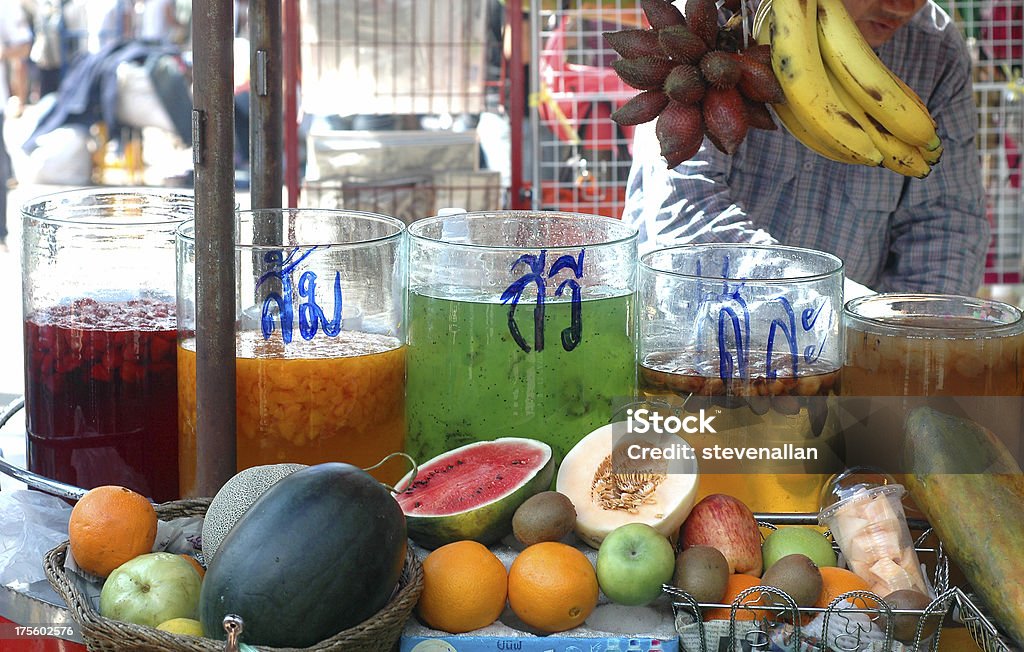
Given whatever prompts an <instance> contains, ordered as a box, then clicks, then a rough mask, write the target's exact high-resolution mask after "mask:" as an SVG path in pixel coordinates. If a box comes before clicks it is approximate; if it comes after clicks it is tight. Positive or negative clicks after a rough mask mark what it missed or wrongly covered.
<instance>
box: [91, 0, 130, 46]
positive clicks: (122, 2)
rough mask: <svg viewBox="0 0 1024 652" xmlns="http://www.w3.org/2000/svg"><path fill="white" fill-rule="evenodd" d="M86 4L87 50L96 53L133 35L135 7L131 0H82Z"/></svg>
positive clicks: (127, 39)
mask: <svg viewBox="0 0 1024 652" xmlns="http://www.w3.org/2000/svg"><path fill="white" fill-rule="evenodd" d="M80 1H81V2H83V3H84V5H85V26H86V38H87V41H86V50H87V51H88V52H89V53H92V54H95V53H97V52H99V51H100V50H102V49H103V48H104V47H106V46H107V45H110V44H111V43H121V42H124V41H129V40H131V39H132V36H133V24H134V21H133V20H132V19H133V18H134V11H135V9H134V7H133V5H132V3H131V2H130V0H80Z"/></svg>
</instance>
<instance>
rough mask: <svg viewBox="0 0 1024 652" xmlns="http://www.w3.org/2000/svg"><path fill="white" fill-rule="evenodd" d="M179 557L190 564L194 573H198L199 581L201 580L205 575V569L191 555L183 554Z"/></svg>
mask: <svg viewBox="0 0 1024 652" xmlns="http://www.w3.org/2000/svg"><path fill="white" fill-rule="evenodd" d="M181 556H182V557H184V558H185V560H186V561H187V562H188V563H190V564H192V568H194V569H196V572H197V573H199V579H203V576H204V575H206V569H205V568H203V565H202V564H200V563H199V560H198V559H196V558H195V557H193V556H192V555H186V554H184V553H182V555H181Z"/></svg>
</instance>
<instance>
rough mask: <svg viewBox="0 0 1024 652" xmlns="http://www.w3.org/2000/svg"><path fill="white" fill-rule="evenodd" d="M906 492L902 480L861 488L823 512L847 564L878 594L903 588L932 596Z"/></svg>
mask: <svg viewBox="0 0 1024 652" xmlns="http://www.w3.org/2000/svg"><path fill="white" fill-rule="evenodd" d="M903 493H904V489H903V487H902V486H900V485H885V486H884V487H875V488H871V489H867V488H858V489H857V491H856V492H855V493H853V494H852V495H851V496H850V497H848V498H846V499H844V500H842V501H840V502H839V503H837V504H835V505H834V506H832V507H830V508H828V509H826V510H824V511H823V512H822V515H821V521H822V523H823V524H824V525H827V526H828V528H829V530H830V531H831V532H832V536H833V537H834V538H835V540H836V543H837V544H839V549H840V550H841V551H842V552H843V556H844V557H845V558H846V564H847V566H849V568H850V570H851V571H853V572H854V573H856V574H857V575H858V576H859V577H860V578H861V579H863V580H864V581H865V582H867V583H868V585H869V586H870V587H871V590H872V591H873V592H874V593H876V594H878V595H880V596H886V595H889V594H890V593H892V592H893V591H898V590H901V589H913V590H916V591H920V592H921V593H924V594H925V595H928V589H927V587H926V585H925V581H924V576H923V575H922V574H921V564H920V562H919V561H918V558H917V552H916V551H915V550H914V542H913V539H912V538H911V536H910V529H909V528H908V527H907V521H906V516H905V514H904V511H903V506H902V504H901V502H900V500H901V498H902V496H903Z"/></svg>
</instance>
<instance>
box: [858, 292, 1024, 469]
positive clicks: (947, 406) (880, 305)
mask: <svg viewBox="0 0 1024 652" xmlns="http://www.w3.org/2000/svg"><path fill="white" fill-rule="evenodd" d="M844 319H845V326H846V328H845V333H846V346H845V350H846V354H845V360H844V364H843V387H842V402H841V405H842V408H843V409H842V411H841V414H842V422H843V426H844V428H845V430H846V431H847V432H848V433H850V436H851V438H854V439H852V440H855V441H856V442H857V443H858V445H857V447H856V448H855V449H854V448H851V451H850V453H851V455H852V456H853V459H851V461H852V462H855V463H857V464H862V465H869V466H875V467H878V468H881V469H884V470H886V471H889V472H890V473H893V474H894V475H896V477H897V478H898V479H900V478H902V475H901V474H902V473H903V471H904V470H905V469H904V468H902V464H901V463H900V462H901V461H902V454H901V453H902V450H901V448H902V432H903V421H904V420H905V419H906V416H907V414H908V413H909V412H910V410H912V409H913V408H915V407H917V406H919V405H924V404H929V405H932V406H933V407H935V408H936V409H939V410H940V411H943V412H951V411H952V412H954V413H956V414H957V415H958V416H966V417H968V418H970V419H972V420H974V421H976V422H978V423H980V424H981V425H983V426H985V427H988V428H989V429H991V430H992V431H993V432H994V433H996V434H997V435H999V436H1000V437H1003V438H1004V441H1005V443H1006V444H1007V445H1008V446H1009V447H1010V449H1011V450H1013V451H1016V452H1017V453H1018V454H1020V452H1021V450H1022V449H1021V442H1020V440H1019V434H1018V433H1020V431H1021V425H1022V424H1021V420H1022V419H1021V417H1022V413H1021V405H1020V397H1021V396H1022V395H1024V371H1022V366H1021V365H1022V361H1024V318H1022V314H1021V310H1020V309H1019V308H1017V307H1015V306H1011V305H1009V304H1005V303H1000V302H997V301H990V300H985V299H979V298H976V297H968V296H955V295H937V294H896V293H891V294H878V295H869V296H866V297H861V298H858V299H854V300H851V301H850V302H849V303H847V305H846V307H845V317H844Z"/></svg>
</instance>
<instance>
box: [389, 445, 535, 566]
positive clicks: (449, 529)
mask: <svg viewBox="0 0 1024 652" xmlns="http://www.w3.org/2000/svg"><path fill="white" fill-rule="evenodd" d="M503 442H508V443H509V444H514V445H516V446H523V445H527V446H532V447H536V448H537V449H538V450H541V451H543V454H544V457H543V459H544V462H543V464H542V465H541V466H540V468H538V469H537V470H536V471H535V472H534V473H533V474H532V475H530V476H527V477H526V478H524V480H523V481H522V482H521V483H520V484H519V486H518V487H516V488H515V489H514V490H512V491H510V492H508V493H506V494H505V495H504V496H499V497H497V498H495V499H494V500H492V501H490V502H487V503H485V504H482V505H480V506H478V507H473V508H471V509H467V510H464V511H461V512H457V513H453V514H441V515H430V516H427V515H420V514H409V513H408V512H407V513H406V515H405V519H406V525H407V528H408V531H409V538H410V539H412V540H413V541H414V542H415V543H416V544H417V545H419V546H422V547H423V548H427V549H429V550H433V549H434V548H439V547H441V546H443V545H446V544H449V543H452V542H454V541H462V540H466V539H469V540H472V541H478V542H479V543H482V544H483V545H485V546H489V545H491V544H494V543H497V542H498V541H500V540H501V539H502V538H503V537H504V536H506V535H507V534H509V533H510V532H511V531H512V516H513V515H514V514H515V511H516V509H518V507H519V506H520V505H522V504H523V503H524V502H526V500H527V499H528V498H530V497H531V496H533V495H534V494H538V493H540V492H541V491H545V490H547V489H550V488H551V483H552V481H553V480H554V477H555V459H554V454H553V453H552V451H551V447H550V446H548V445H547V444H546V443H544V442H542V441H538V440H536V439H527V438H524V437H501V438H498V439H494V440H490V441H482V442H473V443H471V444H466V445H465V446H460V447H458V448H454V449H452V450H450V451H448V452H446V453H442V454H440V455H438V456H436V457H434V458H432V459H431V460H429V461H428V462H426V463H424V464H423V465H422V466H423V467H424V468H427V467H430V466H432V465H434V464H436V463H438V462H440V461H442V460H444V459H448V458H450V459H452V460H455V459H457V458H459V457H460V456H465V455H466V454H467V453H468V452H471V451H472V449H473V448H475V447H479V446H493V445H495V444H499V445H500V444H501V443H503ZM412 479H413V474H412V472H409V474H407V475H406V476H405V477H404V478H402V479H401V480H400V481H399V482H398V484H396V485H395V488H396V490H398V491H401V490H402V488H403V487H405V486H407V485H408V484H409V483H410V482H411V481H412Z"/></svg>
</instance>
